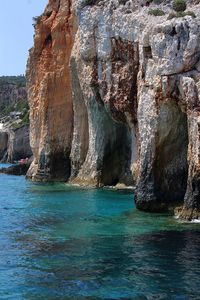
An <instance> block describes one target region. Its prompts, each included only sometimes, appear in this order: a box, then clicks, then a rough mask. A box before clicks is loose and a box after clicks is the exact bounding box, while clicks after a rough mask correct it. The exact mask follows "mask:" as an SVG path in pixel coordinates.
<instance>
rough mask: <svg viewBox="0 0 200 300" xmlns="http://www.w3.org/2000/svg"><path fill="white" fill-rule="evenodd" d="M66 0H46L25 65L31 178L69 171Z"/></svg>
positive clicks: (69, 44)
mask: <svg viewBox="0 0 200 300" xmlns="http://www.w3.org/2000/svg"><path fill="white" fill-rule="evenodd" d="M73 22H74V21H73V17H72V13H71V2H70V1H65V0H62V1H59V0H58V1H53V0H52V1H49V4H48V6H47V7H46V10H45V12H44V14H43V15H42V17H41V18H40V19H39V20H38V22H37V24H36V26H35V28H36V30H35V42H34V48H33V49H31V51H30V57H29V62H28V69H27V85H28V97H29V101H30V119H31V125H30V141H31V147H32V150H33V154H34V162H33V163H32V165H31V168H30V170H29V172H28V174H27V176H28V177H30V178H32V179H34V180H44V181H45V180H66V179H68V178H69V176H70V168H71V166H70V159H69V155H70V150H71V140H72V130H73V106H72V90H71V75H70V68H69V60H70V55H71V49H72V45H73V36H74V33H73V31H74V27H73Z"/></svg>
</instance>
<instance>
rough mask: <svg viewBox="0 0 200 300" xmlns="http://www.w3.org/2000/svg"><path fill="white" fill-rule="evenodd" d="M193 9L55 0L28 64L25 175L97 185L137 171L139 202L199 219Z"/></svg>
mask: <svg viewBox="0 0 200 300" xmlns="http://www.w3.org/2000/svg"><path fill="white" fill-rule="evenodd" d="M155 2H156V3H158V1H155ZM161 9H162V13H159V14H160V16H158V14H157V16H156V13H155V11H156V10H157V11H158V10H161ZM188 10H190V12H185V13H184V14H183V13H182V14H176V15H173V16H172V15H170V17H169V14H170V12H171V11H172V3H171V1H163V2H162V4H159V5H157V4H155V3H154V2H152V3H150V1H131V0H129V1H121V0H109V1H108V0H106V1H104V0H101V1H98V0H96V1H95V0H76V1H70V0H57V1H49V4H48V5H47V8H46V9H45V12H44V14H43V15H42V16H41V17H40V18H38V20H37V23H36V25H35V40H34V48H33V49H32V50H31V51H30V58H29V62H28V68H27V77H28V94H29V101H30V107H31V146H32V149H33V153H34V162H33V164H32V166H31V168H30V169H29V172H28V177H30V178H32V179H34V180H70V181H71V182H75V183H81V184H85V185H91V184H92V185H95V186H101V185H114V184H116V183H118V182H122V183H125V184H133V174H132V173H134V175H135V174H137V190H136V204H137V207H138V208H140V209H143V210H147V211H163V210H166V209H167V208H168V207H169V206H175V205H177V204H179V203H184V206H183V209H182V210H181V212H180V216H181V217H184V218H188V219H191V218H193V217H198V216H200V161H199V160H200V155H199V153H200V140H199V136H200V135H199V123H200V113H199V108H200V104H199V94H200V5H195V3H194V2H188ZM152 11H154V13H153V12H152ZM191 11H193V13H191ZM194 12H195V14H196V17H195V18H194V16H195V15H194Z"/></svg>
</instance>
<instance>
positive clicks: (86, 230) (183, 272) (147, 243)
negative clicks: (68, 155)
mask: <svg viewBox="0 0 200 300" xmlns="http://www.w3.org/2000/svg"><path fill="white" fill-rule="evenodd" d="M0 216H1V217H0V299H16V300H18V299H20V300H21V299H26V300H38V299H42V300H43V299H45V300H50V299H63V300H64V299H152V300H153V299H177V300H185V299H200V282H199V279H200V225H199V224H187V223H181V222H179V221H177V220H175V219H174V218H173V217H170V216H167V215H165V216H163V215H159V214H155V215H152V214H147V213H142V212H138V211H137V210H136V209H135V207H134V203H133V195H132V192H130V191H129V192H128V191H127V192H120V191H112V190H111V191H110V190H92V189H91V190H86V189H79V188H74V187H70V186H68V185H65V184H51V185H41V184H33V183H30V182H27V181H26V180H25V179H24V177H16V176H7V175H0Z"/></svg>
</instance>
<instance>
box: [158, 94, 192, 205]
mask: <svg viewBox="0 0 200 300" xmlns="http://www.w3.org/2000/svg"><path fill="white" fill-rule="evenodd" d="M187 151H188V125H187V115H186V114H185V113H184V112H182V111H181V109H180V108H179V106H178V105H177V103H176V102H175V101H173V100H170V101H166V102H164V103H163V104H162V105H161V109H160V113H159V120H158V132H157V141H156V154H155V155H156V157H155V162H154V180H155V185H154V186H155V195H156V197H157V199H158V201H160V202H163V203H168V204H172V205H173V204H176V203H180V202H183V199H184V195H185V192H186V187H187V177H188V161H187Z"/></svg>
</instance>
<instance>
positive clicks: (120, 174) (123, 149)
mask: <svg viewBox="0 0 200 300" xmlns="http://www.w3.org/2000/svg"><path fill="white" fill-rule="evenodd" d="M113 126H116V127H115V129H114V131H115V134H113V135H112V136H110V138H109V140H108V141H107V143H106V144H105V147H104V155H103V162H102V169H101V183H102V184H103V185H110V186H114V185H116V184H117V183H124V184H126V185H131V184H133V182H132V181H133V178H132V174H131V170H130V169H131V148H132V139H131V130H130V129H129V128H128V126H127V125H126V124H122V123H121V124H119V123H115V122H113Z"/></svg>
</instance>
